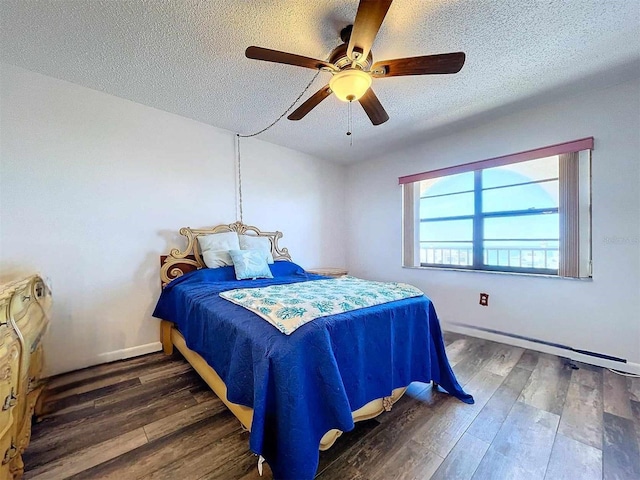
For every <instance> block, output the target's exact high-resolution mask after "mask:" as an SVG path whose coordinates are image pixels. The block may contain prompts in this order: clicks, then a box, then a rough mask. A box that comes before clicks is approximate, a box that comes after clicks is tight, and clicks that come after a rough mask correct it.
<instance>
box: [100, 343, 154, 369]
mask: <svg viewBox="0 0 640 480" xmlns="http://www.w3.org/2000/svg"><path fill="white" fill-rule="evenodd" d="M160 350H162V343H160V342H152V343H147V344H146V345H138V346H136V347H129V348H122V349H120V350H114V351H112V352H105V353H100V354H98V358H97V361H96V364H100V363H109V362H115V361H116V360H124V359H125V358H131V357H138V356H140V355H145V354H147V353H153V352H159V351H160Z"/></svg>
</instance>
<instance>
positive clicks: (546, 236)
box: [400, 138, 593, 277]
mask: <svg viewBox="0 0 640 480" xmlns="http://www.w3.org/2000/svg"><path fill="white" fill-rule="evenodd" d="M592 147H593V139H592V138H589V139H584V140H578V141H576V142H570V143H568V144H562V145H554V146H552V147H545V148H542V149H538V150H532V151H528V152H523V153H519V154H515V155H509V156H506V157H500V158H496V159H491V160H484V161H481V162H475V163H471V164H466V165H461V166H457V167H452V168H448V169H443V170H437V171H432V172H425V173H421V174H417V175H411V176H409V177H402V178H400V183H401V184H402V186H403V189H404V194H403V196H404V242H403V243H404V252H403V259H404V265H405V266H422V267H442V268H456V269H471V270H489V271H499V272H518V273H537V274H547V275H560V276H565V277H587V276H590V275H591V271H590V268H591V248H590V247H591V245H590V243H591V232H590V230H591V220H590V210H591V206H590V200H591V195H590V151H591V149H592Z"/></svg>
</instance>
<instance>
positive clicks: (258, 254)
mask: <svg viewBox="0 0 640 480" xmlns="http://www.w3.org/2000/svg"><path fill="white" fill-rule="evenodd" d="M229 255H231V258H232V260H233V268H235V270H236V278H237V279H238V280H246V279H248V278H251V279H256V278H273V275H272V274H271V270H269V264H267V259H266V258H265V257H264V252H262V251H260V250H229Z"/></svg>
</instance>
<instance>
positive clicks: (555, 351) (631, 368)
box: [442, 322, 640, 375]
mask: <svg viewBox="0 0 640 480" xmlns="http://www.w3.org/2000/svg"><path fill="white" fill-rule="evenodd" d="M442 329H443V330H446V331H448V332H455V333H462V334H464V335H468V336H470V337H477V338H484V339H485V340H492V341H494V342H499V343H506V344H507V345H513V346H515V347H522V348H528V349H529V350H536V351H538V352H544V353H550V354H552V355H557V356H558V357H564V358H570V359H572V360H575V361H577V362H582V363H588V364H590V365H597V366H599V367H604V368H613V369H615V370H620V371H623V372H628V373H634V374H636V375H640V363H632V362H627V363H621V362H614V361H612V360H606V359H604V358H597V357H592V356H590V355H584V354H582V353H576V352H573V351H571V350H565V349H562V348H557V347H551V346H549V345H544V344H542V343H537V342H532V341H529V340H523V339H520V338H513V337H509V336H507V335H500V334H497V333H492V332H485V331H483V330H477V329H475V328H471V327H463V326H461V325H453V324H451V323H447V322H442Z"/></svg>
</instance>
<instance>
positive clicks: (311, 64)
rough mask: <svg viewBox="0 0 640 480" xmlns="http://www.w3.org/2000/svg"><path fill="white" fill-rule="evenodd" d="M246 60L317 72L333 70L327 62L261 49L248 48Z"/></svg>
mask: <svg viewBox="0 0 640 480" xmlns="http://www.w3.org/2000/svg"><path fill="white" fill-rule="evenodd" d="M245 55H246V56H247V58H253V59H254V60H264V61H265V62H275V63H285V64H287V65H295V66H297V67H305V68H312V69H314V70H318V69H320V68H322V67H327V68H330V69H331V70H335V67H334V66H333V65H332V64H331V63H328V62H325V61H323V60H318V59H315V58H310V57H303V56H302V55H295V54H293V53H287V52H281V51H279V50H271V49H270V48H263V47H248V48H247V50H246V51H245Z"/></svg>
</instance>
